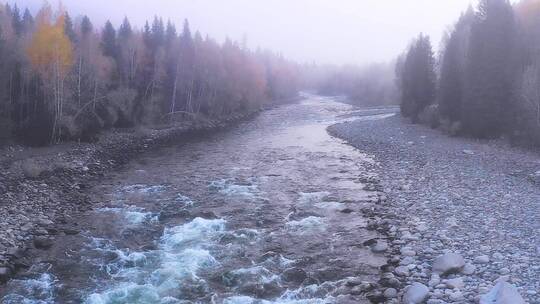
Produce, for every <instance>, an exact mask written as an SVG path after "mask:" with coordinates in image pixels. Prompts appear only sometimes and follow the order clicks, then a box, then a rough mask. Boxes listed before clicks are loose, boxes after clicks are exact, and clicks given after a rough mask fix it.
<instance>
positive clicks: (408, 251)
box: [401, 248, 416, 256]
mask: <svg viewBox="0 0 540 304" xmlns="http://www.w3.org/2000/svg"><path fill="white" fill-rule="evenodd" d="M401 255H403V256H415V255H416V251H414V250H412V249H410V248H402V249H401Z"/></svg>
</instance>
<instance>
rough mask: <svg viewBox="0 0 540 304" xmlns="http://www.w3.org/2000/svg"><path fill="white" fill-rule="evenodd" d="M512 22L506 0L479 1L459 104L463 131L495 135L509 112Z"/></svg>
mask: <svg viewBox="0 0 540 304" xmlns="http://www.w3.org/2000/svg"><path fill="white" fill-rule="evenodd" d="M514 35H515V23H514V15H513V10H512V6H511V5H510V3H509V1H508V0H481V1H480V4H479V7H478V12H477V14H476V18H475V21H474V22H473V24H472V28H471V39H470V44H469V51H468V61H467V68H466V82H465V83H466V85H465V94H464V103H463V107H462V115H461V116H462V122H463V127H464V130H465V132H467V133H468V134H470V135H472V136H475V137H482V138H486V137H495V136H498V135H500V134H501V133H502V132H503V131H504V130H505V127H507V124H508V122H509V117H508V116H507V115H506V114H507V113H511V107H512V105H511V104H510V102H511V97H512V83H513V76H514V75H513V74H514V73H513V67H512V65H513V45H514Z"/></svg>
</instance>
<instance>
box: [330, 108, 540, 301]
mask: <svg viewBox="0 0 540 304" xmlns="http://www.w3.org/2000/svg"><path fill="white" fill-rule="evenodd" d="M360 116H361V115H360ZM329 132H330V133H331V134H332V135H334V136H337V137H340V138H342V139H344V140H346V141H347V142H348V143H350V144H351V145H353V146H355V147H356V148H358V149H360V150H361V151H362V152H365V153H368V154H371V155H373V156H374V157H375V159H376V161H377V165H376V167H377V168H376V170H377V171H378V175H379V178H380V179H381V184H382V186H383V188H384V192H385V193H386V194H387V196H388V201H389V202H390V203H389V205H388V207H386V208H387V210H386V212H388V213H389V214H393V215H394V216H397V217H398V218H399V221H398V223H396V226H395V227H393V228H391V230H390V231H393V233H394V234H395V236H396V239H395V240H394V241H393V242H392V245H393V246H394V247H397V248H398V251H399V252H400V255H399V259H400V262H399V264H400V266H399V267H396V269H397V271H394V274H396V277H401V279H402V282H403V285H404V286H411V287H410V291H411V293H412V292H413V290H415V291H420V293H421V292H422V288H417V286H416V285H415V284H413V283H421V284H424V286H427V287H428V288H429V293H428V294H427V296H426V298H425V299H424V300H427V303H430V304H431V303H432V304H436V303H478V302H479V301H480V299H481V296H482V295H484V294H486V293H488V292H489V291H490V290H492V288H493V287H494V286H496V285H497V283H499V282H508V283H509V284H511V285H514V286H516V287H517V290H518V291H519V293H520V294H521V296H522V297H523V298H524V299H525V300H526V301H527V302H528V303H540V236H539V234H540V157H539V155H538V153H536V152H533V151H526V150H523V149H518V148H513V147H510V146H509V145H508V144H506V143H505V142H504V141H503V140H494V141H479V140H473V139H466V138H453V137H449V136H446V135H444V134H442V133H441V132H439V131H436V130H431V129H429V128H428V127H425V126H420V125H413V124H410V123H408V122H407V121H405V120H404V119H403V118H401V117H400V116H399V115H396V116H393V117H390V118H384V119H377V120H369V119H359V120H356V121H352V122H347V123H344V124H339V125H334V126H331V127H330V128H329ZM449 253H451V254H454V253H455V254H457V256H458V257H459V256H461V257H463V263H464V265H457V267H459V268H460V269H458V271H455V273H453V274H450V275H446V274H444V275H443V274H440V273H436V271H435V270H436V269H435V268H436V267H439V266H440V265H439V266H434V265H435V262H436V261H435V260H436V259H437V258H442V257H444V255H445V254H447V255H448V254H449ZM447 257H448V256H447ZM447 257H445V258H447ZM450 258H451V257H450ZM450 261H451V259H450ZM439 262H441V260H439ZM458 264H459V262H458ZM501 284H502V283H501ZM413 285H414V286H413ZM506 285H508V284H506ZM404 293H407V288H405V290H402V291H400V294H399V296H401V295H402V294H404ZM408 296H411V295H408ZM397 301H398V300H397V299H396V300H394V302H396V303H397ZM484 301H485V300H484ZM411 303H412V302H411ZM482 303H492V302H482ZM493 303H495V302H493ZM497 303H511V302H497ZM512 303H514V302H512ZM515 303H517V302H515Z"/></svg>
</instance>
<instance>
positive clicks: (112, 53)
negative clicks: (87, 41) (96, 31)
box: [101, 21, 118, 58]
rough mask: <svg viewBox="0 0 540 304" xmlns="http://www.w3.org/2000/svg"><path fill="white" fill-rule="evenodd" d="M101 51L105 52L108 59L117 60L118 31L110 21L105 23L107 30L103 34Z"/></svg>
mask: <svg viewBox="0 0 540 304" xmlns="http://www.w3.org/2000/svg"><path fill="white" fill-rule="evenodd" d="M101 49H102V51H103V55H105V56H107V57H112V58H116V56H117V55H118V46H117V43H116V30H115V29H114V27H113V25H112V23H111V22H110V21H107V23H105V28H104V29H103V32H102V33H101Z"/></svg>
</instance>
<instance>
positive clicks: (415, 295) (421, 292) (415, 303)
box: [403, 282, 429, 304]
mask: <svg viewBox="0 0 540 304" xmlns="http://www.w3.org/2000/svg"><path fill="white" fill-rule="evenodd" d="M428 295H429V288H427V286H426V285H424V284H422V283H418V282H416V283H413V284H412V285H410V286H408V287H407V288H406V290H405V294H404V295H403V304H420V303H423V302H424V301H425V300H426V299H427V297H428Z"/></svg>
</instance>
